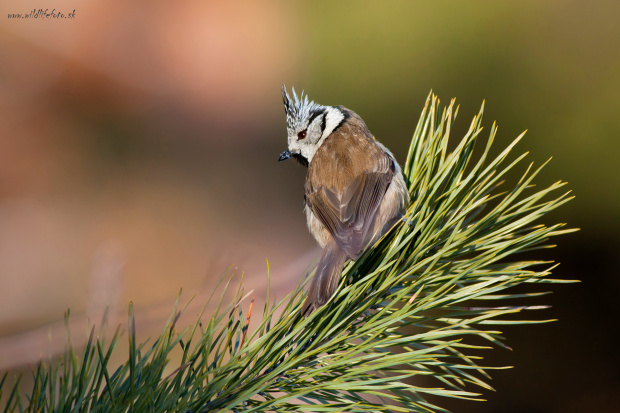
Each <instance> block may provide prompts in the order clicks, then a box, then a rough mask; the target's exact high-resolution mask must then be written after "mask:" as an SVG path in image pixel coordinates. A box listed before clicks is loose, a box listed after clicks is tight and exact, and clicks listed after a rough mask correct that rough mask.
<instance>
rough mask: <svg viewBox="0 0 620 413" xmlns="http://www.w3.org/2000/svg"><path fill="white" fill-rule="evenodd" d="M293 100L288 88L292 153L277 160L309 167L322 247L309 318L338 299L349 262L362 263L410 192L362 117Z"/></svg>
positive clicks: (308, 205)
mask: <svg viewBox="0 0 620 413" xmlns="http://www.w3.org/2000/svg"><path fill="white" fill-rule="evenodd" d="M293 95H294V98H295V99H294V100H292V99H290V97H289V96H288V94H287V93H286V91H285V90H283V98H284V104H285V111H286V114H287V126H288V128H287V129H288V141H289V150H287V151H285V152H284V153H283V154H282V155H280V158H279V160H285V159H288V158H291V157H294V158H296V159H297V160H298V161H300V163H301V164H302V165H306V166H308V174H307V176H306V185H305V213H306V219H307V222H308V228H309V229H310V233H311V234H312V235H313V236H314V238H315V239H316V240H317V242H318V243H319V244H320V245H321V247H323V254H322V256H321V260H320V261H319V264H318V266H317V269H316V272H315V274H314V277H313V279H312V280H311V282H310V286H309V288H308V295H307V297H306V301H305V302H304V305H303V308H302V311H303V313H304V314H306V315H307V314H310V313H311V312H313V311H314V310H316V309H317V308H319V307H321V306H322V305H323V304H325V303H326V302H327V301H328V300H329V299H330V297H331V296H332V295H333V294H334V292H335V290H336V288H337V287H338V282H339V280H340V275H341V274H342V267H343V265H344V263H345V261H346V260H347V258H348V259H352V260H355V259H357V258H358V257H359V256H360V255H361V254H362V252H364V250H365V249H366V248H368V247H369V246H370V245H372V243H373V242H374V241H376V240H377V239H378V238H380V237H381V236H382V235H383V234H385V232H386V231H387V230H389V229H390V228H391V227H392V225H394V223H395V222H397V221H398V220H399V219H400V217H401V216H402V212H403V210H404V208H405V206H406V204H407V203H408V201H409V195H408V191H407V187H406V185H405V181H404V179H403V176H402V173H401V171H400V167H399V166H398V164H397V162H396V160H395V159H394V156H393V155H392V154H391V153H390V151H389V150H387V148H385V147H384V146H383V145H382V144H380V143H379V142H378V141H376V140H375V139H374V137H373V136H372V134H371V133H370V131H369V130H368V127H367V126H366V124H365V123H364V121H363V120H362V118H360V117H359V116H358V115H357V114H356V113H355V112H353V111H351V110H349V109H346V108H344V107H342V106H321V105H318V104H316V103H314V102H311V101H308V99H307V97H306V99H305V100H304V99H299V98H297V95H295V94H294V91H293Z"/></svg>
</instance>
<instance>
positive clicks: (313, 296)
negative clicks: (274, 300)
mask: <svg viewBox="0 0 620 413" xmlns="http://www.w3.org/2000/svg"><path fill="white" fill-rule="evenodd" d="M346 259H347V256H346V254H345V253H344V251H342V250H341V249H340V247H338V245H337V244H336V242H335V241H333V240H330V241H329V242H328V243H327V245H325V248H324V249H323V255H322V256H321V261H319V265H318V266H317V268H316V272H315V273H314V277H312V280H311V281H310V288H309V289H308V295H307V297H306V301H304V305H303V308H302V314H304V315H309V314H311V313H312V312H313V311H314V310H316V309H317V308H319V307H321V306H322V305H323V304H325V303H326V302H327V301H328V300H329V299H330V298H331V296H332V295H333V294H334V292H335V291H336V287H338V282H339V281H340V275H341V274H342V266H343V265H344V262H345V261H346Z"/></svg>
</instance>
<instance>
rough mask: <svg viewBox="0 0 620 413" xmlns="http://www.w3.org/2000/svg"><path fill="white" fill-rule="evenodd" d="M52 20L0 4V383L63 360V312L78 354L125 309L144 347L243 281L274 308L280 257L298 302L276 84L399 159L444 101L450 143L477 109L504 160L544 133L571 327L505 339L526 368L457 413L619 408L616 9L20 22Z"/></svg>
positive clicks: (495, 7) (184, 9) (514, 7)
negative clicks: (180, 317) (560, 192)
mask: <svg viewBox="0 0 620 413" xmlns="http://www.w3.org/2000/svg"><path fill="white" fill-rule="evenodd" d="M52 6H53V7H52ZM40 7H42V6H41V5H40V2H34V1H30V0H20V1H17V0H8V1H7V0H5V1H4V2H2V3H1V4H0V11H1V12H2V13H1V15H0V294H1V300H0V370H3V371H5V370H13V369H14V370H20V369H22V368H24V367H25V366H28V365H32V364H33V363H36V360H38V358H39V357H40V356H41V355H44V356H47V355H48V354H49V353H50V352H52V353H56V352H58V351H61V350H62V349H63V346H64V343H65V340H66V336H65V335H64V327H63V321H62V320H63V314H64V312H65V311H66V310H67V308H70V309H71V313H72V320H73V322H74V324H73V325H72V334H75V335H76V336H79V335H80V334H79V333H77V332H76V329H77V330H78V331H80V329H82V330H84V331H85V330H86V325H87V320H91V322H94V323H97V322H98V320H100V318H101V315H102V312H103V309H104V308H105V307H106V306H108V307H109V308H110V314H111V318H112V320H111V324H114V323H118V322H122V321H123V320H124V319H125V317H126V316H125V314H126V308H127V304H128V302H129V301H133V302H134V304H135V308H136V313H137V319H138V328H139V329H140V330H141V333H142V334H144V335H145V336H148V335H149V334H150V333H151V332H154V331H156V330H159V329H160V328H161V327H162V325H163V322H164V321H165V319H166V317H167V316H168V314H169V312H170V311H171V309H172V305H173V303H174V301H175V299H176V297H177V293H178V291H179V290H180V289H181V288H182V289H183V296H182V299H181V301H184V300H185V299H189V297H191V296H192V295H195V294H196V295H197V298H196V299H195V300H194V304H195V308H196V309H199V308H200V307H201V306H202V305H203V304H204V302H205V301H206V297H208V295H209V294H210V293H211V291H212V290H213V288H214V285H215V283H216V282H217V280H218V279H219V277H220V276H221V275H222V274H223V273H224V272H225V271H227V269H228V268H229V267H230V266H231V265H235V266H237V267H238V272H239V273H241V272H242V271H243V272H244V274H245V280H244V284H245V287H246V291H249V290H251V289H254V291H255V293H256V294H257V300H258V301H260V302H262V301H264V298H265V294H266V280H267V263H266V259H268V260H269V267H270V270H271V280H272V290H274V291H275V292H276V295H277V297H278V298H282V297H283V296H284V295H285V294H287V293H288V292H289V291H291V290H292V289H293V288H294V286H295V285H296V283H297V281H298V279H299V277H300V276H301V275H302V274H304V272H305V271H306V269H307V268H308V266H309V265H310V264H311V263H312V262H313V260H315V259H317V258H318V256H319V254H320V253H319V250H318V248H317V247H316V245H315V243H314V241H313V239H312V238H311V237H310V235H309V234H308V231H307V229H306V228H305V218H304V216H303V214H302V201H303V179H304V170H303V168H301V167H299V166H297V165H294V164H293V163H285V164H278V163H277V162H276V159H277V156H278V155H279V153H280V152H282V151H283V150H284V149H285V147H286V136H285V121H284V115H283V108H282V103H281V97H280V87H281V85H282V84H286V85H287V86H295V87H296V89H298V90H301V89H305V91H306V92H308V93H309V95H310V98H311V99H314V100H316V101H317V102H319V103H322V104H327V105H336V104H342V105H344V106H347V107H349V108H351V109H353V110H355V111H356V112H358V113H359V114H360V115H361V116H362V117H363V118H364V119H365V121H366V123H367V124H368V125H369V127H370V129H371V131H372V132H373V133H374V134H375V136H377V138H378V139H380V140H381V141H382V142H384V143H385V144H386V145H387V146H388V147H390V148H391V149H392V151H393V152H394V153H395V154H396V156H397V158H398V159H399V160H400V161H401V163H402V162H403V161H404V157H405V153H406V148H407V146H408V143H409V139H410V137H411V134H412V132H413V129H414V127H415V124H416V122H417V119H418V116H419V113H420V111H421V109H422V106H423V104H424V101H425V99H426V96H427V95H428V93H429V91H430V90H431V89H432V90H433V91H434V92H435V93H436V94H438V95H439V97H440V98H441V99H442V101H444V102H446V103H447V102H448V101H449V99H450V98H452V97H456V98H457V102H458V103H460V104H461V109H460V110H459V117H458V119H457V125H456V130H455V133H456V134H457V135H456V136H455V138H456V137H458V134H459V133H462V132H464V131H465V129H466V128H467V126H468V125H469V121H470V119H471V117H472V116H473V115H474V114H475V113H477V111H478V109H479V106H480V104H481V102H482V100H483V99H486V107H485V119H486V122H485V124H486V125H487V126H490V125H491V122H492V121H493V120H497V121H498V123H499V127H500V129H499V134H498V139H497V144H496V146H497V148H500V147H502V146H505V145H506V144H507V143H508V142H509V141H511V140H512V139H513V138H514V137H516V136H517V135H518V134H519V133H520V132H522V131H523V130H525V129H528V130H529V132H528V134H527V135H526V138H525V140H524V141H523V142H522V143H520V144H519V145H518V147H517V151H518V152H519V153H520V152H524V151H527V150H530V151H531V155H530V159H531V160H534V161H535V162H537V163H538V164H539V163H541V162H543V161H544V160H546V159H547V158H548V157H550V156H553V157H554V159H553V161H552V162H551V163H550V165H549V166H548V167H546V168H545V170H543V173H542V175H541V176H540V178H539V179H538V182H539V183H540V184H542V185H544V184H549V183H551V182H553V181H555V180H558V179H562V180H566V181H568V182H569V187H570V188H571V189H573V190H574V194H575V195H576V199H575V200H574V201H573V202H571V203H569V204H568V205H566V206H564V207H562V208H561V209H560V210H558V211H555V212H553V213H552V214H550V215H549V216H548V217H547V218H546V219H545V222H546V223H547V224H551V223H555V222H558V221H561V222H568V223H569V224H570V225H571V226H575V227H580V228H582V231H580V232H578V233H577V234H573V235H569V236H566V237H565V238H564V239H561V238H560V239H558V240H556V242H558V243H559V247H558V248H556V249H555V250H552V251H550V252H546V253H545V254H546V255H545V256H544V257H546V258H553V259H557V260H558V261H560V262H562V265H561V266H560V267H559V268H558V269H557V270H556V271H555V273H554V275H555V276H556V277H558V278H567V279H573V278H577V279H581V280H582V281H583V282H582V283H581V284H573V285H560V286H553V290H554V291H555V294H554V295H553V296H552V297H551V298H549V297H545V298H544V303H551V304H553V306H554V307H553V309H551V310H547V311H546V312H545V313H543V314H541V315H540V317H541V318H559V322H556V323H553V324H549V325H543V326H534V327H514V328H507V329H506V333H507V336H508V338H509V344H510V345H511V346H512V347H513V349H514V350H515V351H514V352H512V353H507V352H504V351H502V350H494V351H493V352H491V353H493V354H490V355H489V363H490V364H493V365H504V364H511V365H515V366H516V368H515V369H512V370H508V371H498V372H496V373H495V375H494V380H493V382H492V383H491V384H492V385H493V386H494V387H495V388H496V390H497V393H490V394H489V393H487V394H485V396H486V397H488V399H489V401H488V402H486V403H472V402H459V401H456V402H450V403H449V407H450V408H452V409H453V410H455V411H461V412H464V411H465V412H467V411H476V412H496V411H502V412H572V411H574V412H586V411H587V412H589V411H592V412H606V411H609V412H612V411H613V412H616V411H619V410H620V403H619V402H618V400H617V394H619V393H620V375H619V373H618V372H619V371H620V369H619V367H620V362H619V357H618V355H617V351H616V345H615V344H614V342H613V340H612V338H613V337H614V335H615V334H617V330H618V325H617V319H618V316H620V312H619V311H618V306H617V304H616V302H617V299H616V294H615V292H616V291H618V290H619V289H620V280H619V278H618V272H619V271H618V270H619V269H620V254H618V251H619V250H620V248H619V247H620V242H619V241H620V237H619V236H618V235H617V234H618V232H619V230H620V219H619V218H620V214H619V211H620V185H619V183H620V180H619V179H618V176H619V173H620V167H619V166H618V153H619V151H620V143H619V142H620V141H619V140H618V136H619V134H620V120H619V119H620V117H619V116H618V115H617V113H616V112H617V108H618V104H619V103H620V102H619V101H618V96H619V93H618V92H620V25H619V24H618V23H617V22H618V17H619V16H620V3H618V2H616V1H597V2H595V3H585V2H579V1H576V0H569V1H559V0H558V1H539V2H534V1H525V2H523V1H521V2H517V1H504V2H491V1H469V2H440V3H436V2H432V3H431V2H410V1H394V2H389V3H379V2H354V1H341V2H327V1H313V2H310V1H304V2H285V1H265V2H236V1H226V2H225V1H206V0H201V1H187V2H163V1H150V2H146V1H138V2H129V3H128V2H123V1H119V0H108V1H100V0H89V1H88V2H77V1H66V0H63V1H58V2H57V3H56V4H51V5H49V6H48V5H46V6H45V7H49V9H50V10H51V9H52V8H54V7H56V8H57V11H60V12H62V13H64V14H68V13H71V12H72V11H73V10H74V9H75V12H76V13H75V16H76V17H75V19H63V20H42V19H29V20H26V19H9V18H7V16H8V14H9V13H23V14H25V13H29V12H30V11H31V10H33V9H38V8H40ZM192 314H195V311H194V312H193V313H192ZM192 316H193V315H192ZM190 319H191V317H190ZM190 321H191V320H190ZM614 333H615V334H614ZM49 336H52V337H51V338H50V337H49Z"/></svg>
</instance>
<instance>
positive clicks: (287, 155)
mask: <svg viewBox="0 0 620 413" xmlns="http://www.w3.org/2000/svg"><path fill="white" fill-rule="evenodd" d="M291 156H293V154H292V153H291V151H288V150H287V151H284V152H282V153H281V154H280V157H279V158H278V162H282V161H286V160H287V159H288V158H290V157H291Z"/></svg>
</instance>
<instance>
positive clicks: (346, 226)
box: [306, 154, 395, 259]
mask: <svg viewBox="0 0 620 413" xmlns="http://www.w3.org/2000/svg"><path fill="white" fill-rule="evenodd" d="M394 173H395V166H394V161H393V160H392V159H391V158H390V157H389V156H388V155H387V154H385V155H384V156H383V157H382V159H381V161H380V162H377V164H376V167H375V168H374V170H371V171H368V172H365V173H363V174H361V175H360V176H359V177H357V178H356V179H354V180H353V181H352V182H351V183H350V184H349V185H348V186H347V187H345V188H344V189H343V190H342V191H340V192H338V191H337V190H335V189H333V188H328V187H325V186H320V187H316V188H312V190H311V192H310V193H309V194H307V195H306V197H307V198H306V202H307V203H308V206H309V207H310V209H311V210H312V212H313V213H314V215H316V217H317V218H318V219H319V220H320V221H321V223H322V224H323V225H324V226H325V228H327V230H328V231H329V233H330V234H331V235H332V237H333V238H334V240H335V241H336V244H337V245H338V246H339V247H340V248H341V249H342V250H343V251H344V252H345V254H346V255H347V256H348V257H349V258H351V259H355V258H357V257H358V256H359V255H360V254H361V253H362V252H363V250H364V249H365V248H366V246H367V245H366V244H367V243H368V241H369V236H370V235H372V234H368V230H369V228H370V227H371V224H372V223H373V221H374V218H375V215H376V212H377V209H378V208H379V205H380V204H381V201H382V200H383V196H384V195H385V192H386V190H387V188H388V186H389V185H390V182H392V177H393V176H394Z"/></svg>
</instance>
